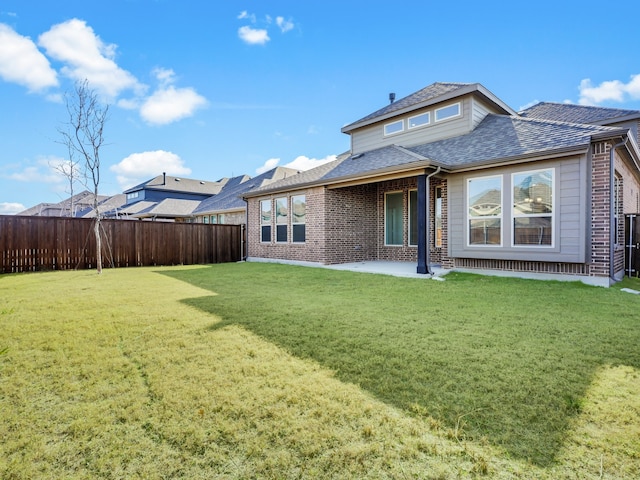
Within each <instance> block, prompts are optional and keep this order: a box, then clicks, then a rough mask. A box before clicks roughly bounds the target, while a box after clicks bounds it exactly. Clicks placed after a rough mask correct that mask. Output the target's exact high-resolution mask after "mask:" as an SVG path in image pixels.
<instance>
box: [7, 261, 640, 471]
mask: <svg viewBox="0 0 640 480" xmlns="http://www.w3.org/2000/svg"><path fill="white" fill-rule="evenodd" d="M445 278H446V281H444V282H435V281H431V280H426V279H425V280H423V279H407V278H395V277H389V276H384V275H371V274H362V273H352V272H342V271H333V270H325V269H315V268H304V267H293V266H285V265H275V264H257V263H242V264H224V265H214V266H207V267H175V268H139V269H121V270H105V271H104V273H103V275H101V276H98V275H96V274H95V273H94V272H52V273H38V274H27V275H4V276H2V275H0V327H1V329H0V478H3V479H37V478H65V479H66V478H68V479H84V478H87V479H89V478H109V479H111V478H114V479H115V478H151V479H155V478H158V479H159V478H185V479H215V478H225V479H236V478H237V479H244V478H247V479H249V478H273V479H290V478H291V479H292V478H319V477H322V478H340V479H361V478H376V479H377V478H398V479H404V478H417V479H429V478H430V479H448V478H467V477H482V476H485V477H487V478H536V479H537V478H541V479H556V478H576V479H585V478H586V479H588V478H593V479H598V478H607V479H614V478H629V479H633V478H640V309H639V307H640V295H632V294H629V293H624V292H621V291H620V290H619V288H615V287H614V288H610V289H603V288H596V287H587V286H584V285H581V284H577V283H558V282H536V281H527V280H517V279H505V278H490V277H480V276H474V275H463V274H455V273H453V274H449V275H447V277H445ZM622 286H626V287H630V288H635V289H636V290H640V281H639V280H637V279H628V280H625V282H623V284H622ZM5 349H6V351H5Z"/></svg>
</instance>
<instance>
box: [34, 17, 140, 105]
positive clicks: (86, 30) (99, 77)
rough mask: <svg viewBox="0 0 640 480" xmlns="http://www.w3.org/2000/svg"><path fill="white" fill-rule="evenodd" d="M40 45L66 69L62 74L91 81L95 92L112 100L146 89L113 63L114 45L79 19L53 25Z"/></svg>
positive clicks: (74, 78) (39, 40)
mask: <svg viewBox="0 0 640 480" xmlns="http://www.w3.org/2000/svg"><path fill="white" fill-rule="evenodd" d="M38 43H39V45H40V46H42V47H43V48H44V49H45V51H46V53H47V55H49V56H50V57H52V58H54V59H56V60H59V61H61V62H63V63H65V64H66V65H65V66H64V67H63V68H62V70H61V71H62V73H63V74H64V75H66V76H68V77H69V78H71V79H73V80H80V81H83V80H85V79H86V80H88V81H89V84H90V85H91V87H92V88H95V89H96V91H98V92H100V93H101V94H103V95H105V96H106V97H108V98H109V99H112V98H115V97H117V96H118V95H119V94H120V93H121V92H122V91H124V90H128V89H134V90H137V91H140V92H141V91H143V90H144V86H143V85H141V84H140V83H139V82H138V80H137V79H136V78H135V77H134V76H133V75H132V74H131V73H129V72H127V71H126V70H123V69H122V68H120V67H119V66H118V65H117V64H116V62H115V61H114V58H115V53H116V48H117V46H116V45H114V44H108V45H107V44H105V43H104V42H103V41H102V40H101V39H100V37H99V36H98V35H96V34H95V33H94V31H93V29H92V28H91V27H89V26H87V24H86V22H84V21H83V20H78V19H77V18H74V19H71V20H68V21H66V22H63V23H59V24H57V25H54V26H53V27H51V28H50V29H49V31H47V32H45V33H43V34H42V35H40V37H39V39H38Z"/></svg>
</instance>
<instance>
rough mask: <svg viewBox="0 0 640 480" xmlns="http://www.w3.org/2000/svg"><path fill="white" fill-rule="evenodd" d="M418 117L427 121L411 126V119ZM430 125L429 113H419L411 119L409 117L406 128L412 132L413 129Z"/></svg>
mask: <svg viewBox="0 0 640 480" xmlns="http://www.w3.org/2000/svg"><path fill="white" fill-rule="evenodd" d="M419 117H426V118H427V121H426V122H423V123H419V124H417V125H411V121H412V120H413V119H415V118H419ZM430 123H431V112H423V113H420V114H418V115H414V116H413V117H409V120H408V121H407V127H408V128H409V130H413V129H414V128H422V127H426V126H427V125H429V124H430Z"/></svg>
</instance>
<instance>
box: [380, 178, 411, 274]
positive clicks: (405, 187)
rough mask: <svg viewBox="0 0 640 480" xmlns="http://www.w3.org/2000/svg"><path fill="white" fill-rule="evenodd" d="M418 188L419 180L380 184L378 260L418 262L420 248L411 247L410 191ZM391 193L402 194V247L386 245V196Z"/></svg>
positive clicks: (404, 179)
mask: <svg viewBox="0 0 640 480" xmlns="http://www.w3.org/2000/svg"><path fill="white" fill-rule="evenodd" d="M417 188H418V183H417V178H415V177H412V178H402V179H398V180H391V181H388V182H381V183H379V184H378V193H377V211H378V212H379V213H378V215H377V221H376V223H377V239H378V245H379V246H378V252H377V260H387V261H398V262H417V261H418V247H416V246H409V237H408V230H409V190H416V189H417ZM391 192H402V205H403V208H402V225H403V227H402V232H403V235H402V246H399V245H398V246H396V245H393V246H388V245H385V228H384V221H385V218H384V210H385V203H384V202H385V195H386V194H387V193H391Z"/></svg>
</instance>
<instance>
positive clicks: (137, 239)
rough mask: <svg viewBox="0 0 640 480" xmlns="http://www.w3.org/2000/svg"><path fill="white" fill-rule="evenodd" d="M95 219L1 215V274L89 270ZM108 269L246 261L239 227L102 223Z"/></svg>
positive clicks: (93, 263) (93, 254) (92, 259)
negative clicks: (243, 259) (112, 267)
mask: <svg viewBox="0 0 640 480" xmlns="http://www.w3.org/2000/svg"><path fill="white" fill-rule="evenodd" d="M93 221H94V220H93V219H85V218H64V217H26V216H17V215H0V273H18V272H33V271H42V270H71V269H91V268H95V266H96V251H95V240H94V238H93ZM101 225H102V233H103V235H104V237H103V262H104V268H110V267H111V266H112V265H113V266H114V267H133V266H152V265H190V264H209V263H222V262H236V261H240V260H242V258H243V257H244V252H243V251H242V247H241V245H242V244H243V243H244V242H239V241H238V238H240V236H242V235H243V234H244V230H243V228H242V226H241V225H221V224H194V223H164V222H143V221H127V220H102V221H101Z"/></svg>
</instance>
